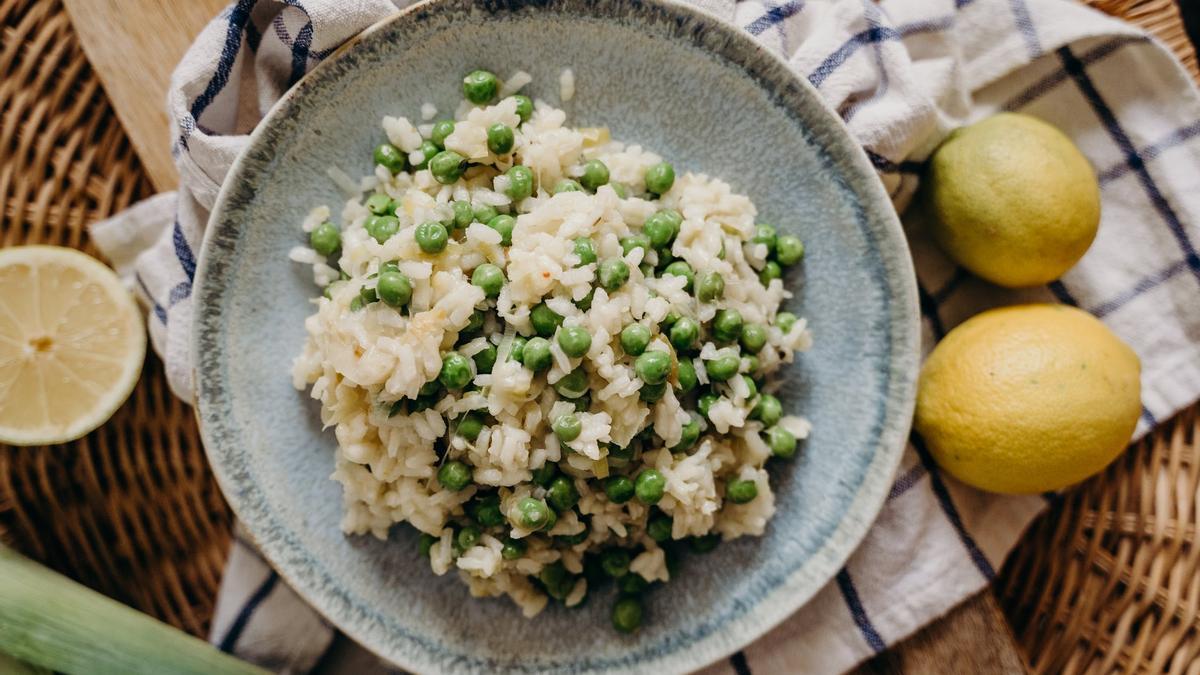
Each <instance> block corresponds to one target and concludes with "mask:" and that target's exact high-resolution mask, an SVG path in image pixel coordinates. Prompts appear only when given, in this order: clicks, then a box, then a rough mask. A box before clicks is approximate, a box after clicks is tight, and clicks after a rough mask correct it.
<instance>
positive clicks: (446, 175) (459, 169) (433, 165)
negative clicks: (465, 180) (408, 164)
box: [429, 150, 467, 185]
mask: <svg viewBox="0 0 1200 675" xmlns="http://www.w3.org/2000/svg"><path fill="white" fill-rule="evenodd" d="M466 170H467V159H466V158H465V157H463V156H462V155H460V154H458V153H457V152H455V151H453V150H443V151H441V152H439V153H438V154H436V155H434V156H433V159H431V160H429V173H432V174H433V178H434V180H436V181H437V182H439V183H441V184H442V185H449V184H451V183H453V182H454V181H456V180H458V179H459V178H462V175H463V172H464V171H466Z"/></svg>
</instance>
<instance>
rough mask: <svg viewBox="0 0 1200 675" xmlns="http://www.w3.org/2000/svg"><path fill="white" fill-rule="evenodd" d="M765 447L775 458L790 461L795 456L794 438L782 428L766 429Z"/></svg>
mask: <svg viewBox="0 0 1200 675" xmlns="http://www.w3.org/2000/svg"><path fill="white" fill-rule="evenodd" d="M767 445H769V446H770V447H771V454H772V455H775V456H776V457H782V458H783V459H791V458H793V457H795V456H796V437H795V436H794V435H792V432H790V431H788V430H787V429H784V428H783V427H771V428H770V429H767Z"/></svg>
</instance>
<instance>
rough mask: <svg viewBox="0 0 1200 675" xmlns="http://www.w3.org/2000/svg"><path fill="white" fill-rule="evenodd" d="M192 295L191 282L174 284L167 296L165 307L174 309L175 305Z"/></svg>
mask: <svg viewBox="0 0 1200 675" xmlns="http://www.w3.org/2000/svg"><path fill="white" fill-rule="evenodd" d="M191 294H192V282H190V281H181V282H179V283H178V284H175V287H174V288H172V289H171V292H170V294H168V296H167V306H168V307H174V306H175V304H176V303H178V302H179V301H180V300H183V299H184V298H186V297H188V296H189V295H191Z"/></svg>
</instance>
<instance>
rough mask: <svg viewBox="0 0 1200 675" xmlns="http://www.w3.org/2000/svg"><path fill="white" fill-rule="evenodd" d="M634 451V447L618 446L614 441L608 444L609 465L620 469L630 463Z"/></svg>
mask: <svg viewBox="0 0 1200 675" xmlns="http://www.w3.org/2000/svg"><path fill="white" fill-rule="evenodd" d="M633 455H634V451H633V448H632V447H626V448H622V447H618V446H616V445H613V444H612V443H609V444H608V465H609V466H610V467H612V468H615V469H620V468H622V467H625V466H627V465H628V464H629V462H630V460H632V459H633Z"/></svg>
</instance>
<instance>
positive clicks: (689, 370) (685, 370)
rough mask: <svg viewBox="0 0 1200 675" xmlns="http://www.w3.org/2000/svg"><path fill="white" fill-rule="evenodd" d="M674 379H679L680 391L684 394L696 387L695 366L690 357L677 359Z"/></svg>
mask: <svg viewBox="0 0 1200 675" xmlns="http://www.w3.org/2000/svg"><path fill="white" fill-rule="evenodd" d="M675 379H677V380H679V391H680V393H683V394H686V393H688V392H689V391H691V390H693V389H695V388H696V384H697V382H698V380H697V379H696V366H695V365H694V364H693V363H692V361H691V359H679V364H678V365H677V366H676V368H675Z"/></svg>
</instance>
